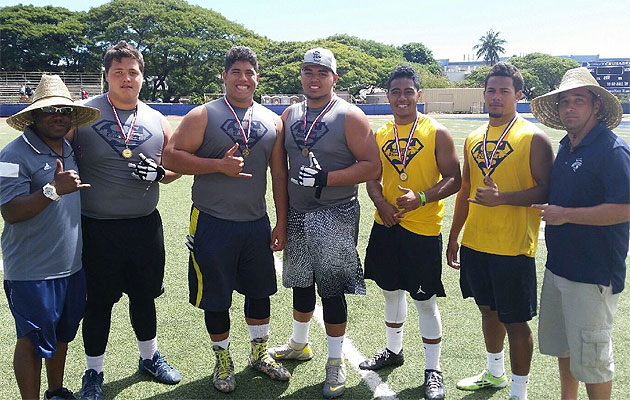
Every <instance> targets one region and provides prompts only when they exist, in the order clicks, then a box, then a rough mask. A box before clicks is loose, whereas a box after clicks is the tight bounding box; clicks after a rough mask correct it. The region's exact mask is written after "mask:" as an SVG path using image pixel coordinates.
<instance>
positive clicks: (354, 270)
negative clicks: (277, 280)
mask: <svg viewBox="0 0 630 400" xmlns="http://www.w3.org/2000/svg"><path fill="white" fill-rule="evenodd" d="M358 230H359V202H358V201H356V200H353V201H350V202H348V203H344V204H340V205H337V206H333V207H329V208H325V209H323V210H318V211H313V212H300V211H297V210H295V209H293V208H289V220H288V225H287V245H286V247H285V250H284V257H283V258H284V260H283V271H282V284H283V285H284V286H285V287H288V288H291V287H301V288H304V287H309V286H311V285H312V284H313V282H316V283H317V291H318V293H319V296H320V297H323V298H328V297H334V296H339V295H342V294H344V293H349V294H365V281H364V280H363V270H362V269H361V260H360V259H359V254H358V253H357V235H358Z"/></svg>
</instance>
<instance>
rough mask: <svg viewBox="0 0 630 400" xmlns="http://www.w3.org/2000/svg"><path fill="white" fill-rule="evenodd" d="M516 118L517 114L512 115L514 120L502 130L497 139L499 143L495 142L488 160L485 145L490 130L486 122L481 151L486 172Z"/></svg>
mask: <svg viewBox="0 0 630 400" xmlns="http://www.w3.org/2000/svg"><path fill="white" fill-rule="evenodd" d="M516 118H518V114H514V118H512V120H511V121H510V123H509V124H507V126H506V127H505V129H504V130H503V133H502V134H501V136H500V137H499V141H498V142H497V145H496V146H495V147H494V150H492V154H491V155H490V159H488V150H486V143H487V142H488V131H489V130H490V123H489V122H488V126H487V127H486V134H485V135H483V147H482V149H481V151H482V152H483V160H484V162H485V163H486V169H487V170H488V172H490V165H492V160H494V156H495V155H496V154H497V150H499V145H501V143H502V142H503V139H505V137H506V136H507V134H508V132H510V129H512V126H514V123H515V122H516Z"/></svg>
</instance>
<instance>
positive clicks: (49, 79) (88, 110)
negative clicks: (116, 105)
mask: <svg viewBox="0 0 630 400" xmlns="http://www.w3.org/2000/svg"><path fill="white" fill-rule="evenodd" d="M49 106H71V107H73V108H74V111H73V112H72V127H73V128H79V127H82V126H85V125H89V124H91V123H92V122H94V121H96V120H97V119H98V118H99V117H100V116H101V112H100V111H99V110H98V109H96V108H94V107H87V106H82V105H80V104H78V103H75V102H74V101H72V96H70V91H69V90H68V88H67V87H66V85H65V84H64V83H63V81H62V80H61V78H60V77H59V75H42V80H41V81H40V83H39V85H37V89H35V93H34V94H33V103H31V105H29V106H28V107H26V108H25V109H23V110H22V111H20V112H18V113H16V114H14V115H12V116H10V117H9V118H7V124H8V125H9V126H10V127H12V128H14V129H17V130H18V131H24V128H26V127H27V126H29V125H31V124H33V110H38V109H40V108H43V107H49Z"/></svg>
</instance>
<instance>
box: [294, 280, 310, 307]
mask: <svg viewBox="0 0 630 400" xmlns="http://www.w3.org/2000/svg"><path fill="white" fill-rule="evenodd" d="M293 308H294V309H295V310H296V311H299V312H301V313H310V312H311V311H313V310H314V309H315V284H314V283H313V284H312V285H311V286H309V287H305V288H299V287H294V288H293Z"/></svg>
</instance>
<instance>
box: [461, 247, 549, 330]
mask: <svg viewBox="0 0 630 400" xmlns="http://www.w3.org/2000/svg"><path fill="white" fill-rule="evenodd" d="M460 258H461V268H460V275H459V286H460V288H461V290H462V295H463V296H464V298H467V297H474V298H475V303H477V305H480V306H488V307H490V309H491V310H494V311H496V312H497V314H498V316H499V321H501V322H503V323H506V324H509V323H515V322H526V321H529V320H531V319H532V318H533V317H534V316H535V315H536V306H537V300H536V262H535V260H534V258H532V257H527V256H524V255H519V256H500V255H496V254H489V253H483V252H480V251H476V250H472V249H470V248H468V247H465V246H462V248H461V254H460Z"/></svg>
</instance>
